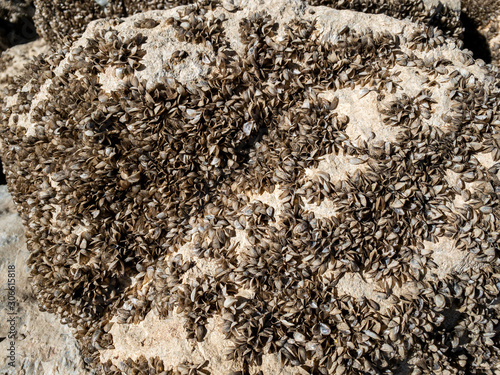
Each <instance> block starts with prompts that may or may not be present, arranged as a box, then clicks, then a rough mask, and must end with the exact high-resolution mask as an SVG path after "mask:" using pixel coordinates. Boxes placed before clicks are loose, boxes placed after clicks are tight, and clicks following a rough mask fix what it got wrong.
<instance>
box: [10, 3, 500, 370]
mask: <svg viewBox="0 0 500 375" xmlns="http://www.w3.org/2000/svg"><path fill="white" fill-rule="evenodd" d="M222 5H223V6H222V7H218V8H215V9H214V10H211V9H210V8H208V7H203V6H198V7H182V8H177V9H171V10H166V11H153V12H148V13H145V14H138V15H135V16H132V17H129V18H127V19H124V20H123V22H121V21H116V20H115V21H113V20H100V21H96V22H92V23H91V24H90V25H89V26H88V28H87V30H86V32H85V33H84V35H83V36H82V37H81V38H80V39H79V40H78V41H77V42H76V43H75V44H74V45H73V46H72V47H71V49H69V50H68V51H63V52H61V53H60V54H59V55H53V56H51V57H50V58H49V57H48V58H42V59H39V60H38V64H37V65H33V66H32V68H31V71H30V74H27V75H26V77H25V80H24V84H23V86H22V87H21V88H20V90H19V91H18V92H17V93H16V95H13V96H12V97H10V98H7V99H6V100H5V102H4V106H5V111H4V114H3V117H2V121H1V126H0V132H1V134H2V144H3V147H2V150H3V156H4V159H5V161H6V170H7V178H8V181H9V186H10V187H11V189H12V192H13V197H14V199H15V201H16V203H17V207H18V209H19V212H20V214H21V217H22V219H23V220H24V223H25V227H26V230H27V238H28V248H29V250H30V252H31V257H30V260H29V264H30V267H31V269H32V275H33V282H34V290H35V293H36V295H37V296H38V298H39V300H40V304H41V305H42V306H43V308H44V309H46V310H47V311H50V312H54V313H58V314H60V316H62V317H63V319H64V321H65V322H68V323H69V324H70V325H72V326H73V327H74V328H75V330H76V334H75V335H76V337H77V338H78V340H79V342H80V344H81V345H82V351H83V353H84V356H85V358H86V360H87V361H88V362H89V363H90V364H91V365H92V366H95V368H96V369H97V370H98V371H99V372H101V373H105V374H118V373H120V372H124V373H127V374H129V373H130V374H131V373H134V371H136V372H137V371H142V372H139V373H153V369H155V371H156V372H162V371H164V370H165V371H166V372H167V373H169V374H187V373H207V372H210V373H212V374H228V373H230V372H231V371H241V373H252V374H254V373H259V371H262V373H264V374H273V373H283V374H298V373H324V374H326V373H338V374H342V373H349V374H366V373H369V374H372V373H373V374H375V373H380V372H383V371H385V372H387V373H404V371H405V369H408V372H413V373H414V374H420V373H424V374H441V373H442V374H446V373H450V372H451V373H456V374H464V375H465V374H469V373H477V374H479V373H486V374H494V373H495V371H498V358H499V342H498V318H499V311H498V304H496V301H497V299H498V295H499V286H498V285H497V281H498V280H497V277H498V274H499V273H500V265H499V257H498V251H499V248H498V243H499V242H498V241H499V227H500V224H499V220H500V217H499V210H498V207H499V196H498V195H499V192H500V182H499V179H498V171H499V167H500V166H499V164H498V161H499V160H500V143H499V127H500V119H499V116H498V113H497V107H496V106H497V103H498V96H499V92H498V90H499V86H498V82H499V81H498V72H497V70H495V68H492V67H491V66H485V64H484V63H482V62H475V61H474V60H473V59H472V57H471V55H470V54H469V53H466V52H464V51H462V50H460V49H459V48H457V45H456V41H455V40H453V39H446V38H445V37H444V36H443V33H442V32H439V31H437V30H435V29H431V28H425V27H424V26H422V25H416V24H413V23H411V22H409V21H400V20H395V19H393V18H390V17H387V16H384V15H373V14H361V13H356V12H351V11H340V10H335V9H331V8H327V7H310V6H308V5H307V4H306V3H304V2H301V1H298V0H297V1H292V0H287V1H286V0H279V1H262V2H261V1H249V2H248V3H244V4H243V3H241V4H239V3H237V2H224V3H223V4H222ZM263 9H265V11H264V12H262V10H263ZM207 361H208V362H207Z"/></svg>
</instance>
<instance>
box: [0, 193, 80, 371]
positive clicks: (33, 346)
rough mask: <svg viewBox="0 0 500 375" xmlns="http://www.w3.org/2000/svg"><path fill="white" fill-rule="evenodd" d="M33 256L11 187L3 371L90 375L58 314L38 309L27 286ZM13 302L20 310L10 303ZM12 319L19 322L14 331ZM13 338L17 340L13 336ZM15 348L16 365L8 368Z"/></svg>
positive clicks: (6, 203)
mask: <svg viewBox="0 0 500 375" xmlns="http://www.w3.org/2000/svg"><path fill="white" fill-rule="evenodd" d="M28 256H29V252H28V250H27V249H26V239H25V237H24V230H23V225H22V222H21V219H20V218H19V216H18V215H17V213H16V210H15V207H14V202H13V201H12V198H11V197H10V195H9V193H8V192H7V186H5V185H4V186H0V284H1V285H2V293H1V295H0V319H2V322H4V323H3V324H2V326H1V330H0V338H1V339H2V343H1V344H0V345H1V346H2V351H3V353H4V355H2V357H1V359H0V371H1V372H2V374H9V375H10V374H25V375H30V374H33V375H35V374H36V375H38V374H61V375H67V374H72V375H77V374H82V375H83V374H87V373H88V372H87V371H85V370H84V369H83V359H82V358H81V354H80V350H79V349H78V344H77V342H76V340H75V338H74V336H73V334H72V332H71V330H70V329H69V328H68V326H67V325H62V324H61V323H60V322H59V318H58V317H57V316H56V315H54V314H49V313H47V312H40V311H39V309H38V305H37V301H36V298H35V295H34V294H33V291H32V290H31V287H30V285H29V281H28V275H29V267H28V266H27V260H28ZM8 290H10V291H11V293H12V294H11V295H9V294H8ZM13 302H14V303H15V305H11V304H10V303H13ZM11 307H12V309H11ZM10 318H14V319H15V320H14V321H15V324H13V325H12V331H11V330H10V327H11V324H10V322H9V320H8V319H10ZM10 333H12V334H14V333H15V335H16V336H15V337H9V334H10ZM11 341H12V342H13V343H14V344H13V345H12V344H11ZM11 346H12V347H13V348H14V353H15V354H14V363H15V366H10V365H9V363H10V362H11V360H12V358H9V357H8V356H9V355H10V348H11ZM23 370H24V371H23Z"/></svg>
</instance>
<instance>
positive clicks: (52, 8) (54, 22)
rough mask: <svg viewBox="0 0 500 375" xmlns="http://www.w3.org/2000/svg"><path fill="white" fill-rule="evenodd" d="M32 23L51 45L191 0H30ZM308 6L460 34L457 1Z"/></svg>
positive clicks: (229, 5)
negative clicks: (98, 23) (96, 25)
mask: <svg viewBox="0 0 500 375" xmlns="http://www.w3.org/2000/svg"><path fill="white" fill-rule="evenodd" d="M34 1H35V5H36V15H35V24H36V26H37V30H38V32H39V33H40V35H41V36H42V37H43V38H45V39H46V40H47V41H50V42H51V43H53V44H59V43H61V41H62V40H64V39H65V38H68V37H70V38H73V39H74V38H76V37H77V36H79V35H80V34H81V33H82V32H83V30H84V29H85V27H86V25H87V24H88V23H89V22H90V21H92V20H96V19H99V18H103V17H126V16H129V15H133V14H136V13H140V12H145V11H149V10H158V9H170V8H173V7H176V6H180V5H188V4H191V3H194V2H195V1H193V0H147V1H144V0H76V1H73V0H64V1H61V0H34ZM203 2H204V3H205V4H206V5H209V4H211V5H212V6H215V5H217V4H220V5H221V6H223V7H224V8H225V10H228V11H233V10H236V9H237V8H238V4H239V3H241V1H240V0H222V1H219V0H204V1H203ZM308 2H309V4H311V5H326V6H329V7H333V8H336V9H350V10H355V11H359V12H365V13H375V14H386V15H389V16H391V17H395V18H398V19H410V20H412V21H418V22H423V23H425V24H428V25H430V26H435V27H438V28H440V29H441V30H443V31H444V32H445V33H446V34H448V35H454V36H457V37H460V36H461V34H462V31H463V29H462V27H461V23H460V0H444V1H437V0H354V1H351V0H349V1H345V0H310V1H308Z"/></svg>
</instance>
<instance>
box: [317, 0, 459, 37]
mask: <svg viewBox="0 0 500 375" xmlns="http://www.w3.org/2000/svg"><path fill="white" fill-rule="evenodd" d="M310 3H311V4H312V5H325V6H329V7H332V8H335V9H349V10H355V11H358V12H363V13H373V14H386V15H388V16H391V17H394V18H397V19H409V20H411V21H414V22H422V23H425V24H426V25H430V26H434V27H438V28H439V29H441V30H443V31H444V32H445V33H446V34H448V35H450V36H454V37H457V38H460V37H461V36H462V32H463V28H462V25H461V22H460V6H461V1H460V0H444V1H441V0H402V1H401V0H382V1H380V0H350V1H346V0H311V1H310Z"/></svg>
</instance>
